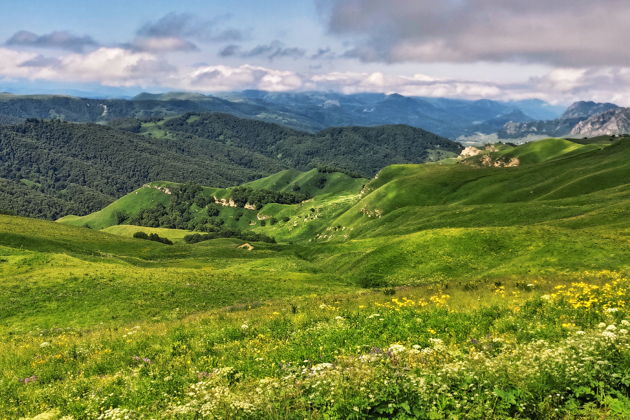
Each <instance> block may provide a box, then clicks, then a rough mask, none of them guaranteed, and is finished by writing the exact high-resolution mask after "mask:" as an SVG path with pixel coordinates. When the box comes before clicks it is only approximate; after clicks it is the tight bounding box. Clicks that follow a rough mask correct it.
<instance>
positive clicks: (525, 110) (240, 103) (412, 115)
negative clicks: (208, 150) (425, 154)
mask: <svg viewBox="0 0 630 420" xmlns="http://www.w3.org/2000/svg"><path fill="white" fill-rule="evenodd" d="M515 111H518V112H520V114H519V115H526V116H527V118H520V117H519V118H518V121H521V120H534V119H537V118H541V117H544V118H555V117H557V116H558V115H559V109H557V108H555V107H553V106H551V105H549V104H547V103H545V102H543V101H536V100H528V101H516V102H499V101H491V100H478V101H467V100H458V99H446V98H425V97H410V96H403V95H399V94H391V95H386V94H381V93H360V94H352V95H344V94H340V93H334V92H264V91H255V90H248V91H243V92H231V93H225V94H221V95H220V96H210V95H202V94H198V93H191V92H168V93H162V94H152V93H141V94H139V95H137V96H135V97H133V98H132V99H129V100H127V99H88V98H77V97H71V96H60V95H56V96H55V95H27V96H19V95H11V94H0V123H2V121H3V120H7V119H26V118H45V119H60V120H64V121H76V122H109V121H112V120H116V119H121V118H137V119H145V120H146V119H152V118H158V119H159V118H163V117H167V116H176V115H181V114H183V113H186V112H224V113H229V114H232V115H235V116H238V117H246V118H255V119H259V120H262V121H266V122H272V123H277V124H282V125H285V126H287V127H291V128H294V129H298V130H303V131H310V132H317V131H319V130H322V129H325V128H330V127H339V126H378V125H387V124H405V125H410V126H413V127H417V128H423V129H426V130H428V131H431V132H434V133H436V134H438V135H441V136H444V137H449V138H453V139H455V138H458V137H460V136H465V135H470V134H474V133H477V132H479V131H480V130H485V132H487V130H491V131H492V132H496V130H497V129H498V128H497V127H496V124H497V119H500V118H502V116H504V115H508V114H510V113H512V112H515Z"/></svg>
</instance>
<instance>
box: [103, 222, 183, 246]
mask: <svg viewBox="0 0 630 420" xmlns="http://www.w3.org/2000/svg"><path fill="white" fill-rule="evenodd" d="M101 230H102V231H103V232H107V233H111V234H112V235H118V236H124V237H127V238H133V234H134V233H136V232H144V233H146V234H151V233H155V234H157V235H159V236H160V237H162V238H168V239H170V240H171V241H173V242H176V243H181V242H184V236H186V235H190V234H191V233H193V232H192V231H189V230H182V229H168V228H155V227H146V226H135V225H115V226H110V227H107V228H105V229H101Z"/></svg>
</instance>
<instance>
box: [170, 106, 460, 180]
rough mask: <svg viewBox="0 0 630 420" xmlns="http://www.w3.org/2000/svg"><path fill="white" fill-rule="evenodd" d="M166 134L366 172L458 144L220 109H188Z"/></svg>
mask: <svg viewBox="0 0 630 420" xmlns="http://www.w3.org/2000/svg"><path fill="white" fill-rule="evenodd" d="M160 126H161V127H162V128H163V129H165V130H167V131H168V132H171V133H186V134H192V135H195V136H198V137H202V138H207V139H213V140H217V141H220V142H222V143H224V144H230V145H235V146H239V147H244V148H247V149H248V150H253V151H256V152H258V153H261V154H263V155H265V156H268V157H273V158H278V159H280V160H281V161H282V162H283V163H284V164H285V165H287V166H289V167H292V168H298V169H307V168H309V167H314V166H318V165H322V164H328V165H332V166H335V167H339V168H343V169H345V170H350V171H352V172H355V173H358V174H360V175H361V176H372V175H374V174H376V172H378V171H379V170H380V169H381V168H383V167H385V166H387V165H390V164H392V163H421V162H426V161H431V160H438V159H440V158H444V157H448V156H452V155H453V154H458V153H459V152H460V151H461V149H462V146H461V145H460V144H459V143H456V142H453V141H450V140H448V139H446V138H444V137H440V136H438V135H435V134H433V133H430V132H428V131H425V130H422V129H420V128H414V127H410V126H406V125H385V126H379V127H339V128H329V129H326V130H323V131H320V132H319V133H315V134H310V133H304V132H299V131H295V130H292V129H289V128H285V127H282V126H279V125H276V124H271V123H266V122H262V121H257V120H250V119H241V118H237V117H234V116H232V115H227V114H221V113H204V114H193V113H188V114H184V115H182V116H180V117H176V118H171V119H167V120H165V121H164V122H163V123H161V124H160Z"/></svg>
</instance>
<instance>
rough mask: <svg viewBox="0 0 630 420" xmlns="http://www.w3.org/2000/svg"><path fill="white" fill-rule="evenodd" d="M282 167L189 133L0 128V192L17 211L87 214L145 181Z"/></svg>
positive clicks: (215, 179)
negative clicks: (171, 136) (170, 136)
mask: <svg viewBox="0 0 630 420" xmlns="http://www.w3.org/2000/svg"><path fill="white" fill-rule="evenodd" d="M282 169H285V166H283V165H282V164H281V163H279V162H277V161H275V160H273V159H270V158H267V157H265V156H262V155H260V154H257V153H252V152H249V151H247V150H244V149H242V148H235V147H232V146H228V145H224V144H222V143H218V142H212V141H209V140H200V139H195V138H192V137H190V136H181V137H180V139H179V141H178V142H173V141H169V140H167V139H155V138H150V137H146V136H139V135H135V134H131V133H128V132H124V131H119V130H115V129H112V128H108V127H103V126H99V125H94V124H75V123H65V122H59V121H49V122H43V121H40V120H28V121H26V122H24V123H23V124H19V125H13V126H5V127H0V178H4V179H6V180H8V181H12V183H9V182H8V181H7V182H3V183H1V184H0V195H1V196H3V197H7V198H9V202H10V205H9V206H10V207H11V210H12V211H14V212H16V213H17V214H20V215H25V216H34V217H46V218H56V217H59V216H62V215H65V214H70V213H72V214H79V215H80V214H87V213H90V212H93V211H95V210H99V209H100V208H102V207H104V206H105V205H107V204H109V203H110V202H112V201H113V200H114V199H116V198H119V197H120V196H122V195H124V194H126V193H128V192H130V191H132V190H133V189H135V188H138V187H140V186H141V185H143V184H144V183H146V182H149V181H155V180H169V181H175V182H188V181H193V182H198V183H201V184H204V185H213V186H222V187H225V186H230V185H236V184H240V183H242V182H245V181H250V180H253V179H257V178H260V177H261V176H265V175H268V174H271V173H274V172H277V171H279V170H282ZM16 183H17V184H16ZM47 201H49V203H47ZM34 202H38V203H42V204H43V205H37V206H34V205H33V203H34Z"/></svg>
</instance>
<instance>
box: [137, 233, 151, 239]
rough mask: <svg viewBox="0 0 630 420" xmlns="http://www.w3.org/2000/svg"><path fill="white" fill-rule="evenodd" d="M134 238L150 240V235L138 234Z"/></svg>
mask: <svg viewBox="0 0 630 420" xmlns="http://www.w3.org/2000/svg"><path fill="white" fill-rule="evenodd" d="M133 237H134V238H136V239H149V235H147V234H146V233H144V232H136V233H134V234H133Z"/></svg>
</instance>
